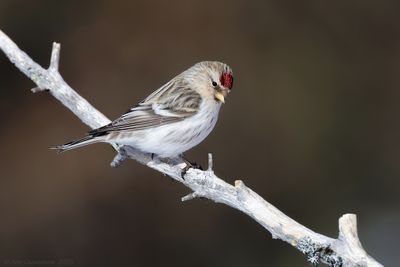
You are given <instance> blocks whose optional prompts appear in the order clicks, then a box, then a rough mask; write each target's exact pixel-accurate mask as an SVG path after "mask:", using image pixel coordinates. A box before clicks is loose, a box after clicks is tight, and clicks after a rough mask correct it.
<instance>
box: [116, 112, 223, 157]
mask: <svg viewBox="0 0 400 267" xmlns="http://www.w3.org/2000/svg"><path fill="white" fill-rule="evenodd" d="M219 109H220V105H217V106H215V108H213V109H205V108H203V109H200V111H199V113H197V114H196V115H194V116H192V117H189V118H186V119H184V120H182V121H179V122H175V123H171V124H167V125H162V126H159V127H156V128H152V129H148V130H142V131H138V132H137V133H136V134H135V135H134V136H130V137H129V138H124V137H123V134H122V135H121V139H119V140H115V141H116V143H120V144H125V145H129V146H133V147H135V148H138V149H140V150H142V151H144V152H147V153H154V154H156V155H159V156H161V157H175V156H178V155H180V154H182V153H183V152H185V151H187V150H189V149H191V148H192V147H194V146H196V145H198V144H199V143H200V142H201V141H203V140H204V139H205V138H206V137H207V136H208V135H209V134H210V132H211V131H212V130H213V129H214V126H215V123H216V122H217V119H218V113H219Z"/></svg>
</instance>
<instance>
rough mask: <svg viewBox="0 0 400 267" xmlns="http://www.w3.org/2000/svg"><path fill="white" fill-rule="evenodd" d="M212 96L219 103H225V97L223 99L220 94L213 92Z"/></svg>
mask: <svg viewBox="0 0 400 267" xmlns="http://www.w3.org/2000/svg"><path fill="white" fill-rule="evenodd" d="M214 96H215V98H216V99H217V100H218V101H219V102H222V103H225V97H224V95H223V94H222V93H220V92H215V95H214Z"/></svg>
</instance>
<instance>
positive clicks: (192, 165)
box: [181, 159, 203, 180]
mask: <svg viewBox="0 0 400 267" xmlns="http://www.w3.org/2000/svg"><path fill="white" fill-rule="evenodd" d="M183 160H184V161H185V163H186V166H185V167H184V168H183V169H182V172H181V177H182V179H183V180H185V175H186V172H187V171H188V170H189V169H191V168H193V169H197V170H203V167H202V166H201V165H199V164H197V163H196V162H193V163H191V162H189V161H188V160H186V159H183Z"/></svg>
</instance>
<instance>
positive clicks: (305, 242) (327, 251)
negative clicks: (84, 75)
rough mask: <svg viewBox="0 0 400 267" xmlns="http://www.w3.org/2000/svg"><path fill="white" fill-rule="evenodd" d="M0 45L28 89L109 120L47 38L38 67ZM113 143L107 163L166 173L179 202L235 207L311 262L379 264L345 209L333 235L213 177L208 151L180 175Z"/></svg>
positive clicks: (89, 117) (4, 42) (176, 168)
mask: <svg viewBox="0 0 400 267" xmlns="http://www.w3.org/2000/svg"><path fill="white" fill-rule="evenodd" d="M0 49H1V50H2V51H3V52H4V53H5V54H6V56H7V57H8V58H9V60H10V61H11V62H12V63H14V65H15V66H16V67H17V68H18V69H19V70H20V71H22V72H23V73H24V74H25V75H26V76H28V77H29V78H30V79H31V80H32V81H33V82H34V83H35V84H36V85H37V88H35V89H33V92H38V91H44V90H46V91H49V92H50V93H51V94H52V95H53V96H54V97H55V98H56V99H58V100H59V101H60V102H61V103H62V104H63V105H64V106H66V107H67V108H68V109H69V110H71V111H72V112H73V113H74V114H75V115H76V116H77V117H78V118H80V119H81V120H82V121H83V122H84V123H85V124H87V125H88V126H89V127H91V128H92V129H93V128H98V127H100V126H103V125H105V124H108V123H109V122H110V120H109V119H108V118H106V117H105V116H104V115H103V114H102V113H101V112H100V111H98V110H97V109H95V108H94V107H93V106H92V105H90V103H89V102H88V101H86V100H85V99H84V98H82V97H81V96H80V95H79V94H77V93H76V92H75V91H74V90H73V89H72V88H71V87H70V86H69V85H68V84H67V83H66V82H65V81H64V80H63V78H62V77H61V75H60V73H59V72H58V66H59V54H60V45H59V44H57V43H53V50H52V55H51V61H50V67H49V68H48V69H44V68H42V67H41V66H39V65H38V64H37V63H36V62H34V61H33V60H32V59H31V58H30V57H29V56H28V55H27V54H26V53H25V52H23V51H22V50H20V49H19V48H18V47H17V45H16V44H15V43H14V42H13V41H12V40H11V39H10V38H9V37H8V36H7V35H5V34H4V33H3V32H2V31H1V30H0ZM114 148H115V149H116V150H117V152H118V154H117V155H116V157H115V158H114V160H113V162H112V163H111V165H112V166H118V165H119V164H120V163H121V162H122V161H123V160H125V159H127V158H130V159H134V160H136V161H138V162H140V163H142V164H144V165H147V166H148V167H150V168H152V169H154V170H157V171H159V172H161V173H164V174H166V175H168V176H170V177H171V178H173V179H175V180H177V181H179V182H181V183H183V184H184V185H185V186H187V187H189V188H190V189H191V190H193V193H191V194H189V195H187V196H185V197H183V198H182V201H187V200H191V199H194V198H198V197H202V198H208V199H210V200H213V201H214V202H217V203H223V204H226V205H228V206H230V207H232V208H235V209H238V210H240V211H242V212H243V213H245V214H247V215H248V216H250V217H251V218H253V219H254V220H255V221H257V222H258V223H259V224H261V225H262V226H263V227H264V228H265V229H267V230H268V231H269V232H270V233H271V234H272V237H273V238H275V239H281V240H283V241H285V242H287V243H289V244H291V245H292V246H294V247H296V248H297V249H298V250H300V251H301V252H302V253H304V254H305V255H306V256H307V259H308V261H310V262H311V263H313V264H318V263H319V262H323V263H326V264H328V265H330V266H334V267H339V266H340V267H342V266H343V267H345V266H346V267H347V266H349V267H350V266H352V267H353V266H354V267H355V266H357V267H362V266H368V267H370V266H382V265H381V264H379V263H378V262H377V261H375V260H374V259H373V258H371V257H370V256H369V255H368V254H367V253H366V252H365V251H364V249H363V248H362V246H361V243H360V241H359V239H358V234H357V223H356V216H355V215H354V214H345V215H343V216H342V217H341V218H340V219H339V237H338V238H337V239H333V238H330V237H327V236H324V235H321V234H318V233H315V232H313V231H312V230H310V229H308V228H307V227H305V226H303V225H301V224H299V223H298V222H296V221H294V220H293V219H291V218H289V217H288V216H286V215H285V214H284V213H282V212H281V211H280V210H278V209H277V208H275V207H274V206H273V205H271V204H270V203H268V202H267V201H266V200H264V199H263V198H262V197H260V196H259V195H258V194H257V193H255V192H254V191H252V190H251V189H250V188H248V187H247V186H245V184H244V183H243V182H242V181H239V180H238V181H235V185H234V186H233V185H230V184H228V183H226V182H224V181H223V180H222V179H220V178H218V177H217V176H216V175H215V174H214V172H213V170H212V157H211V154H210V155H209V166H208V169H207V170H206V171H202V170H197V169H190V170H188V172H187V173H186V175H185V179H184V180H183V179H182V178H181V170H182V167H184V166H185V165H184V164H185V163H184V162H180V161H172V160H171V162H169V163H168V164H167V163H165V162H162V161H160V160H159V159H158V158H157V157H156V158H154V159H152V157H151V155H149V154H146V153H143V152H141V151H138V150H136V149H134V148H132V147H128V146H123V147H122V146H119V145H117V144H116V145H114Z"/></svg>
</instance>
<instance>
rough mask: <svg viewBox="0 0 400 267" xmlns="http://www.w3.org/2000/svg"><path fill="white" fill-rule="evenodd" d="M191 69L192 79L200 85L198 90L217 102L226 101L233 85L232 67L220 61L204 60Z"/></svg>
mask: <svg viewBox="0 0 400 267" xmlns="http://www.w3.org/2000/svg"><path fill="white" fill-rule="evenodd" d="M191 69H192V72H191V73H192V74H193V76H192V77H193V80H192V81H193V82H195V83H196V84H198V85H199V86H198V87H197V91H198V92H199V93H200V94H201V95H203V96H205V97H207V98H209V99H213V100H214V101H216V102H217V103H225V99H226V97H227V96H228V94H229V92H230V91H231V90H232V86H233V72H232V69H231V68H230V67H229V66H228V65H226V64H225V63H222V62H218V61H202V62H200V63H197V64H196V65H194V66H193V67H192V68H191Z"/></svg>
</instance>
